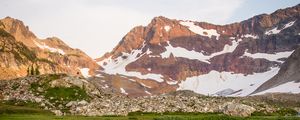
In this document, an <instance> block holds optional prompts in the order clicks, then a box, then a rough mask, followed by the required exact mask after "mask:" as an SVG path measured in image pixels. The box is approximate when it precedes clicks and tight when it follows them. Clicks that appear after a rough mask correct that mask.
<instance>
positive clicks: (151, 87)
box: [140, 83, 152, 88]
mask: <svg viewBox="0 0 300 120" xmlns="http://www.w3.org/2000/svg"><path fill="white" fill-rule="evenodd" d="M140 84H141V85H142V86H144V87H146V88H152V87H151V86H147V85H145V84H144V83H140Z"/></svg>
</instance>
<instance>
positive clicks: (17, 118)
mask: <svg viewBox="0 0 300 120" xmlns="http://www.w3.org/2000/svg"><path fill="white" fill-rule="evenodd" d="M0 120H300V117H295V116H294V117H293V116H289V117H284V116H252V117H247V118H242V117H232V116H227V115H224V114H220V113H182V112H175V113H173V112H172V113H164V114H163V115H161V114H158V113H142V112H134V113H129V114H128V116H98V117H86V116H62V117H60V116H55V115H53V114H52V113H51V112H50V111H45V110H42V109H40V108H39V107H38V106H37V105H36V104H35V103H31V102H18V104H16V102H0Z"/></svg>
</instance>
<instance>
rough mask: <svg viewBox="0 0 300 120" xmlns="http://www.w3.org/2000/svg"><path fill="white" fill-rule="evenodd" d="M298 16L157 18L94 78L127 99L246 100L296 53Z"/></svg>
mask: <svg viewBox="0 0 300 120" xmlns="http://www.w3.org/2000/svg"><path fill="white" fill-rule="evenodd" d="M299 18H300V4H299V5H296V6H294V7H290V8H286V9H280V10H277V11H275V12H274V13H272V14H262V15H257V16H254V17H252V18H250V19H248V20H245V21H241V22H237V23H232V24H227V25H214V24H210V23H206V22H196V21H183V20H175V19H169V18H165V17H163V16H159V17H155V18H154V19H153V20H152V21H151V23H150V24H148V25H147V26H137V27H135V28H133V29H132V30H131V31H130V32H128V33H127V34H126V35H125V36H124V37H123V38H122V40H121V41H120V42H119V44H118V45H117V46H116V47H115V48H114V49H113V50H112V51H111V52H108V53H106V54H105V55H104V56H102V57H100V58H98V59H96V61H97V63H98V64H99V65H100V66H101V67H102V68H103V70H102V71H100V72H99V71H98V72H97V73H96V74H97V76H98V77H97V78H95V79H94V80H95V81H98V82H99V86H101V87H103V88H109V89H112V90H113V91H116V92H120V93H123V94H126V95H129V96H141V95H155V94H162V93H167V92H171V91H176V90H192V91H194V92H196V93H200V94H205V95H221V96H246V95H249V94H250V93H252V92H253V91H254V90H256V89H257V88H258V87H259V86H261V85H262V84H263V83H265V82H266V81H268V80H269V79H271V78H272V77H273V76H275V75H276V74H277V73H278V71H279V69H280V66H283V65H282V64H283V63H284V61H285V60H286V58H287V57H289V56H290V55H291V54H292V53H293V51H294V50H295V49H296V47H297V44H299V43H300V21H299ZM100 83H101V84H100ZM266 89H268V87H267V88H266ZM298 92H300V91H298Z"/></svg>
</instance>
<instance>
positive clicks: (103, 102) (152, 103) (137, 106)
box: [0, 74, 299, 117]
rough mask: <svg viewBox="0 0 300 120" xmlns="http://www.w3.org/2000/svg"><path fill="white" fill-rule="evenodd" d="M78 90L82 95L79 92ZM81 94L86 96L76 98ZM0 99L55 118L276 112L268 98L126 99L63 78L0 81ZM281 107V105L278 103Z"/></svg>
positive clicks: (185, 95)
mask: <svg viewBox="0 0 300 120" xmlns="http://www.w3.org/2000/svg"><path fill="white" fill-rule="evenodd" d="M69 88H70V89H69ZM56 90H64V93H57V92H56ZM82 90H84V93H83V92H80V91H82ZM53 92H54V94H53ZM84 94H87V95H88V96H86V97H79V96H83V95H84ZM74 95H75V96H74ZM0 96H3V97H2V98H0V100H2V101H3V100H4V101H10V100H13V101H15V103H17V102H18V101H30V102H32V103H36V104H37V105H38V106H40V107H41V108H43V109H45V110H50V111H52V112H53V113H55V114H56V115H59V116H61V115H84V116H102V115H127V114H128V113H130V112H156V113H164V112H201V113H224V114H228V115H233V116H243V117H245V116H249V115H250V114H251V113H252V112H254V111H265V112H267V113H272V112H275V111H276V110H277V108H276V107H275V106H276V105H277V103H276V101H274V102H273V103H271V104H269V103H266V101H268V100H270V99H271V98H264V97H259V96H255V97H253V98H252V97H247V98H226V97H209V96H204V95H200V94H196V93H194V92H192V91H176V92H171V93H168V94H163V95H157V96H156V95H155V96H151V97H150V96H146V97H135V98H130V97H128V96H126V95H121V94H115V93H114V92H108V91H104V89H101V88H97V85H94V84H93V83H92V82H91V81H89V80H86V79H82V78H78V77H76V76H68V75H64V74H58V75H55V74H51V75H40V76H31V77H25V78H19V79H15V80H3V81H0ZM290 96H291V97H294V99H295V100H296V101H289V100H288V101H289V104H293V103H294V104H295V106H297V103H298V102H299V99H297V98H298V97H299V96H295V95H290ZM70 97H75V98H70ZM272 99H274V98H272ZM286 101H287V100H285V102H286ZM275 103H276V105H274V104H275ZM246 104H247V105H246ZM282 104H284V103H280V105H282ZM298 106H299V105H298Z"/></svg>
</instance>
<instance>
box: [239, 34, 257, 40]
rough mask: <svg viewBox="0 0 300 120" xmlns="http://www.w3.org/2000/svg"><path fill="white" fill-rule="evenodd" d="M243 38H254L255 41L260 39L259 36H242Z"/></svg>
mask: <svg viewBox="0 0 300 120" xmlns="http://www.w3.org/2000/svg"><path fill="white" fill-rule="evenodd" d="M242 37H243V38H253V39H258V38H259V37H258V36H257V35H252V34H246V35H242Z"/></svg>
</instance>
